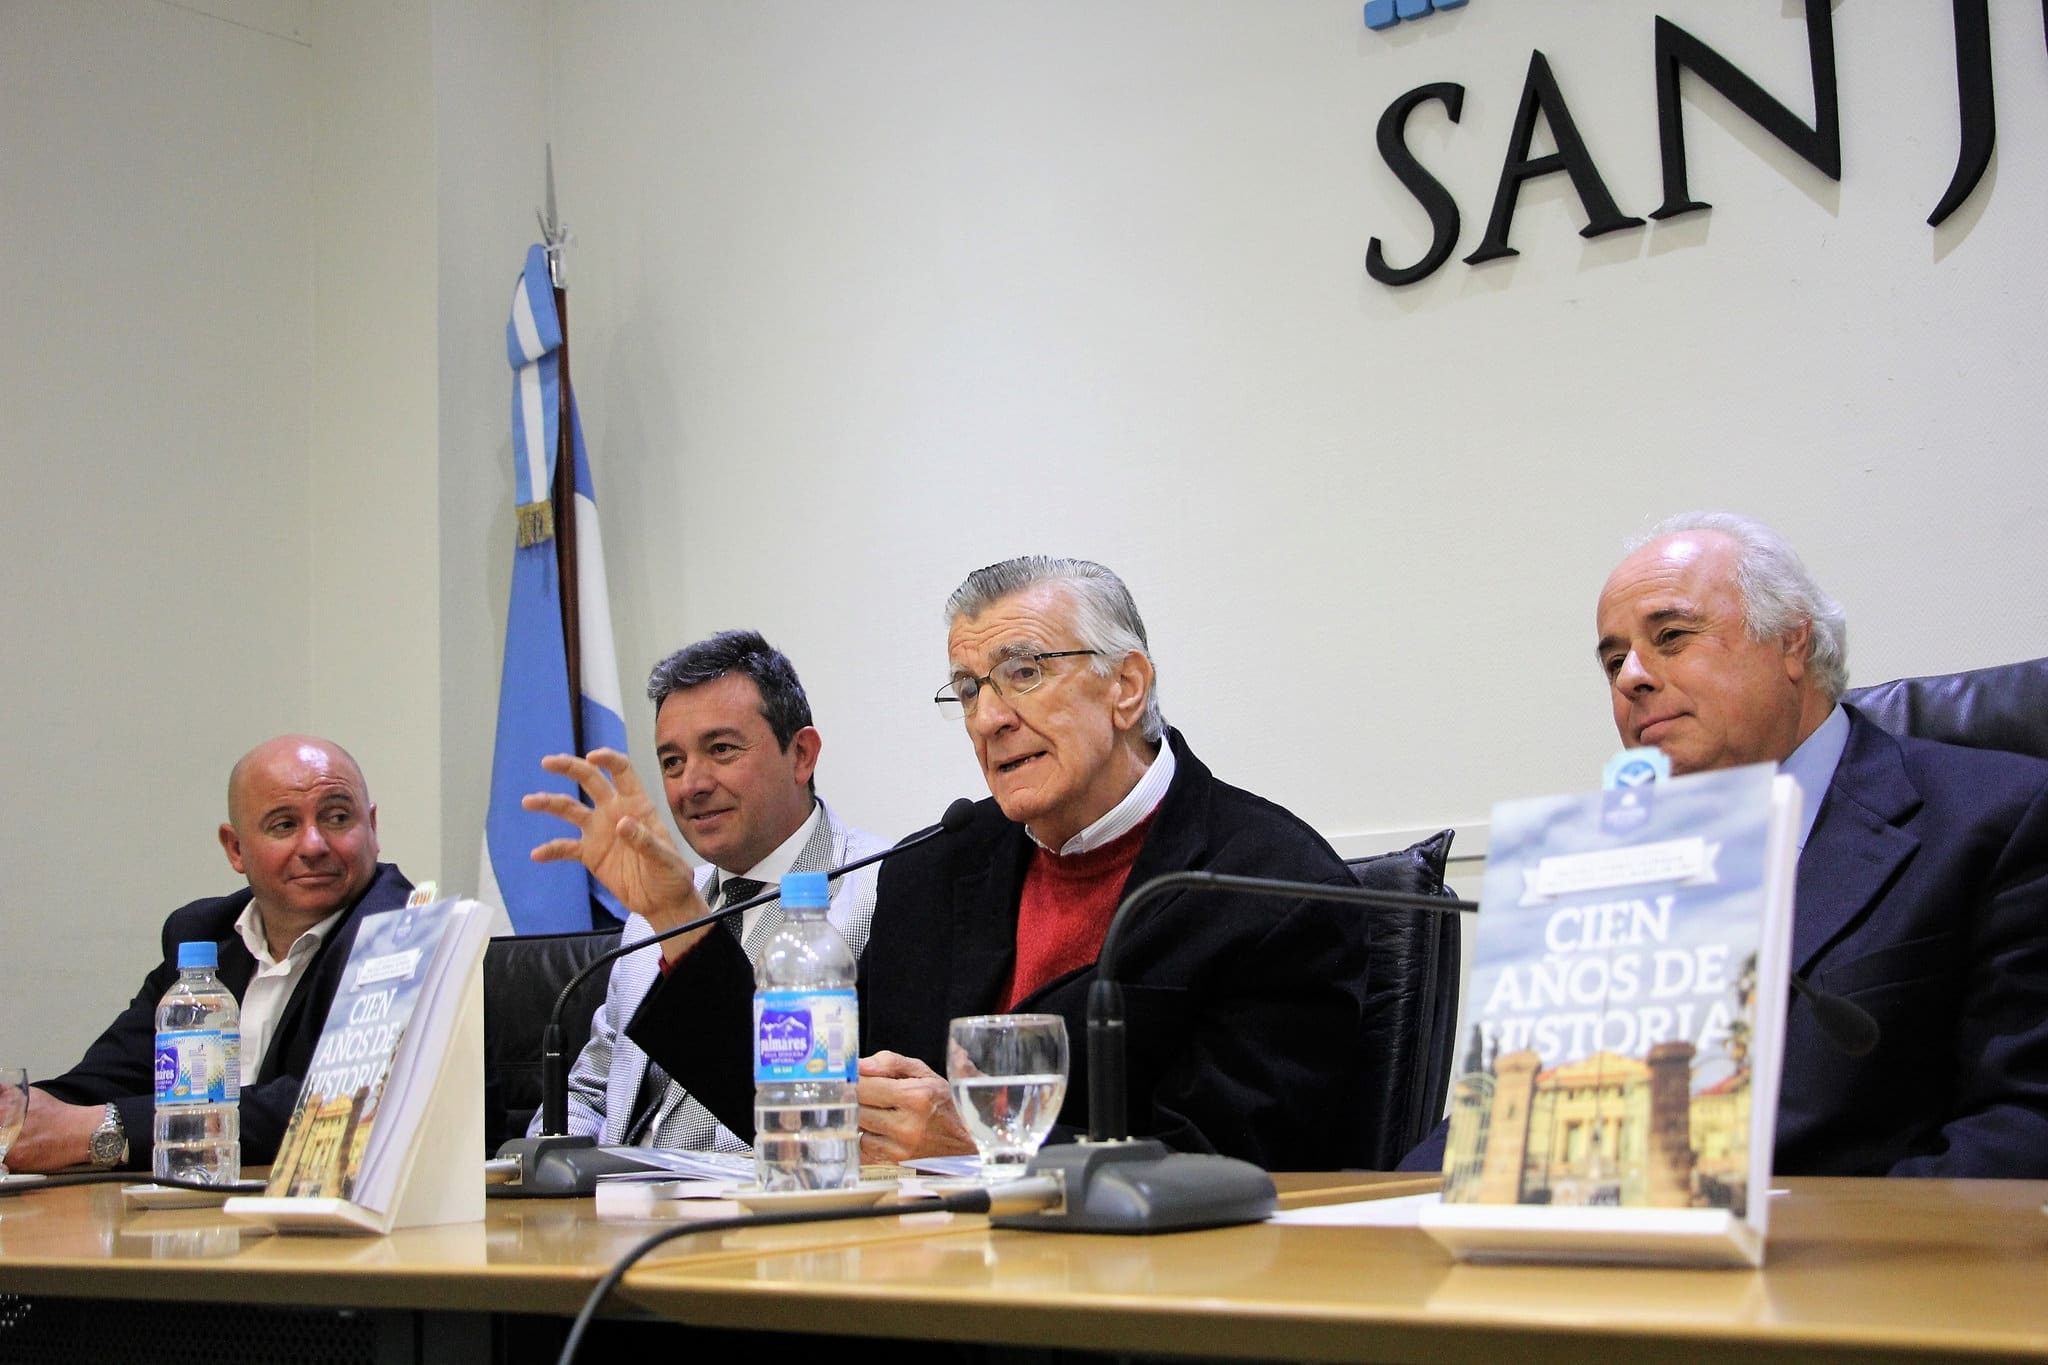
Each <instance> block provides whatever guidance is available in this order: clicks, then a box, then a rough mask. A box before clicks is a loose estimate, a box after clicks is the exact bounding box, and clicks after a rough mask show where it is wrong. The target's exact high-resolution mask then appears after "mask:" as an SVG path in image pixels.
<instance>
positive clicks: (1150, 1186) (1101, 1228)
mask: <svg viewBox="0 0 2048 1365" xmlns="http://www.w3.org/2000/svg"><path fill="white" fill-rule="evenodd" d="M1025 1174H1026V1175H1027V1176H1042V1175H1050V1176H1055V1177H1057V1178H1058V1179H1059V1180H1060V1181H1061V1183H1062V1185H1063V1187H1064V1188H1065V1191H1066V1197H1065V1201H1064V1203H1063V1205H1062V1207H1061V1208H1059V1209H1058V1210H1055V1211H1043V1212H1036V1213H1011V1214H1000V1215H997V1216H995V1217H992V1218H990V1219H989V1223H990V1225H991V1226H993V1227H999V1228H1023V1229H1029V1230H1033V1231H1038V1232H1108V1233H1128V1234H1144V1233H1153V1232H1185V1231H1190V1230H1192V1229H1195V1228H1221V1227H1232V1226H1235V1225H1236V1224H1239V1223H1261V1222H1264V1221H1265V1220H1266V1219H1267V1218H1269V1217H1271V1216H1272V1214H1273V1211H1274V1210H1275V1209H1277V1208H1278V1207H1279V1206H1280V1196H1279V1191H1278V1190H1276V1189H1275V1188H1274V1186H1273V1177H1271V1176H1270V1175H1267V1174H1266V1173H1265V1172H1264V1171H1263V1170H1261V1169H1260V1168H1258V1167H1257V1166H1254V1165H1252V1164H1251V1163H1250V1162H1249V1161H1239V1160H1238V1159H1237V1158H1236V1157H1228V1156H1210V1155H1206V1154H1201V1153H1195V1152H1170V1151H1168V1150H1167V1149H1166V1144H1165V1143H1163V1142H1159V1141H1157V1140H1156V1139H1153V1138H1133V1139H1127V1140H1124V1141H1119V1142H1063V1143H1059V1144H1057V1145H1055V1146H1051V1147H1042V1148H1040V1149H1039V1152H1038V1155H1037V1156H1035V1157H1033V1158H1032V1159H1031V1164H1030V1165H1029V1166H1028V1167H1026V1168H1025Z"/></svg>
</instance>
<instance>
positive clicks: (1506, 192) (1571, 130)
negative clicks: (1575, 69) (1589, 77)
mask: <svg viewBox="0 0 2048 1365" xmlns="http://www.w3.org/2000/svg"><path fill="white" fill-rule="evenodd" d="M1539 112H1540V113H1541V114H1542V115H1543V118H1544V121H1545V122H1547V123H1548V124H1549V125H1550V136H1551V140H1552V141H1554V142H1556V143H1557V150H1556V151H1554V152H1552V153H1551V154H1550V155H1548V156H1539V157H1531V156H1530V155H1529V144H1530V142H1531V141H1532V140H1534V138H1535V136H1536V115H1537V114H1538V113H1539ZM1558 171H1563V172H1565V173H1566V174H1568V175H1570V176H1571V178H1572V188H1573V189H1574V190H1576V191H1578V195H1579V203H1580V204H1581V205H1582V206H1583V207H1584V208H1585V210H1586V220H1587V221H1586V225H1585V226H1584V227H1582V228H1580V229H1579V235H1580V236H1581V237H1598V236H1600V235H1601V234H1602V233H1608V232H1613V231H1616V230H1617V229H1619V228H1626V227H1641V226H1642V224H1643V220H1642V219H1640V218H1631V217H1629V216H1628V215H1627V214H1625V213H1623V212H1622V211H1621V210H1620V209H1619V208H1617V207H1616V206H1615V203H1614V196H1613V195H1611V194H1609V193H1608V192H1607V182H1606V181H1604V180H1602V179H1601V178H1600V171H1599V169H1598V168H1597V167H1595V166H1594V165H1593V157H1592V154H1591V153H1590V152H1588V151H1587V150H1586V143H1585V140H1584V139H1583V138H1581V137H1580V136H1579V129H1578V125H1577V124H1575V123H1573V122H1572V111H1571V110H1570V108H1569V107H1567V106H1566V104H1565V102H1564V95H1563V94H1562V92H1560V91H1559V90H1558V88H1557V80H1556V78H1555V77H1553V76H1552V75H1551V74H1550V62H1549V60H1548V59H1547V58H1545V57H1544V55H1543V54H1542V53H1541V52H1532V53H1530V54H1529V75H1528V78H1527V79H1526V80H1524V81H1523V82H1522V105H1521V108H1519V109H1517V110H1516V111H1515V128H1514V131H1513V132H1512V133H1510V134H1509V136H1508V153H1507V159H1506V160H1505V161H1503V162H1502V163H1501V168H1500V187H1499V188H1498V189H1497V190H1495V191H1494V196H1493V214H1492V216H1491V217H1490V218H1489V219H1488V220H1487V223H1486V237H1485V239H1484V240H1482V241H1481V242H1480V243H1479V249H1478V250H1477V251H1475V252H1473V253H1472V254H1471V255H1470V256H1467V257H1466V258H1465V263H1466V264H1467V265H1477V264H1479V263H1480V262H1481V261H1491V260H1495V259H1497V258H1499V257H1501V256H1513V255H1517V254H1518V253H1517V252H1516V251H1515V249H1514V248H1513V247H1511V246H1509V245H1508V230H1509V229H1510V228H1511V227H1513V226H1514V222H1515V204H1516V202H1517V201H1518V200H1519V199H1520V198H1521V194H1522V186H1523V185H1524V184H1525V183H1526V182H1528V181H1530V180H1534V179H1537V178H1538V177H1540V176H1546V175H1553V174H1555V173H1556V172H1558Z"/></svg>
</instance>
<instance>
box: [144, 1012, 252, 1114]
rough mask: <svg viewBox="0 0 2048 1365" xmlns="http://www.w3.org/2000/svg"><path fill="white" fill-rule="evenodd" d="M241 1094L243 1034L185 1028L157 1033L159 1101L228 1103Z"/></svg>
mask: <svg viewBox="0 0 2048 1365" xmlns="http://www.w3.org/2000/svg"><path fill="white" fill-rule="evenodd" d="M241 1094H242V1035H241V1034H240V1033H228V1032H224V1031H222V1030H220V1029H183V1030H179V1031H177V1032H172V1033H159V1034H157V1036H156V1102H157V1107H158V1108H163V1107H164V1106H166V1105H178V1104H226V1103H228V1102H230V1101H233V1100H237V1099H240V1098H241Z"/></svg>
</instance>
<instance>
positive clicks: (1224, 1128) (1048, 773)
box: [583, 556, 1374, 1170]
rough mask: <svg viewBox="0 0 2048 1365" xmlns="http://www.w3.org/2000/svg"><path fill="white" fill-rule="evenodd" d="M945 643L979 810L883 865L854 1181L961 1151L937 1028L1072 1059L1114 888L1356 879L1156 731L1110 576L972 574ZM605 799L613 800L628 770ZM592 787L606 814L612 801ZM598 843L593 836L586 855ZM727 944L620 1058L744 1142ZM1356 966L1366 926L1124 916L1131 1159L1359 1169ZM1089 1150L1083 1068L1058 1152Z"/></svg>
mask: <svg viewBox="0 0 2048 1365" xmlns="http://www.w3.org/2000/svg"><path fill="white" fill-rule="evenodd" d="M946 617H947V621H948V623H949V632H948V640H947V654H948V659H949V662H950V664H951V668H952V677H951V679H950V680H949V681H948V682H947V683H946V684H945V686H943V687H942V688H940V689H939V693H938V695H937V697H936V698H935V699H934V700H935V701H937V703H938V704H939V705H940V707H941V708H942V709H944V710H947V711H951V712H954V713H956V714H959V715H960V716H961V718H962V720H963V723H964V725H965V727H966V730H967V736H968V739H969V740H970V741H971V742H972V743H973V745H974V751H975V756H976V758H977V759H978V760H979V761H980V763H981V768H982V773H983V775H984V777H985V778H986V779H987V781H988V786H989V792H990V799H989V800H987V801H983V802H981V803H979V804H978V805H977V806H976V808H975V811H974V815H973V818H972V820H971V821H970V822H969V823H968V824H967V826H966V827H965V828H964V829H962V830H960V831H958V832H956V833H954V834H951V835H948V836H946V837H943V838H939V839H934V840H932V841H930V842H928V843H925V844H922V845H920V846H918V847H916V848H913V849H908V850H905V851H904V852H903V853H902V854H900V855H899V856H897V857H894V858H892V859H890V860H889V861H887V862H885V863H883V864H882V871H881V877H880V881H879V884H878V886H877V890H876V903H875V913H874V920H873V924H872V927H871V930H870V934H869V938H868V943H867V948H866V950H865V952H864V953H863V955H862V964H861V975H860V996H861V999H860V1009H861V1033H862V1043H863V1046H864V1048H866V1049H868V1055H866V1056H865V1057H863V1058H862V1060H861V1064H860V1101H861V1103H860V1126H861V1130H862V1137H861V1153H862V1159H863V1160H864V1161H867V1162H901V1161H907V1160H911V1159H914V1158H918V1157H926V1156H938V1155H948V1154H956V1153H969V1152H972V1151H973V1150H974V1145H973V1142H972V1141H971V1139H970V1138H969V1136H968V1133H967V1130H966V1128H965V1126H964V1125H963V1123H962V1122H961V1119H960V1116H959V1114H958V1113H957V1111H956V1110H955V1109H954V1107H953V1103H952V1099H951V1096H950V1094H949V1093H948V1088H947V1084H946V1080H945V1077H944V1074H943V1072H944V1067H945V1048H946V1026H947V1021H948V1020H950V1019H952V1018H955V1017H957V1016H960V1015H970V1014H987V1013H999V1012H1010V1011H1028V1012H1033V1013H1055V1014H1059V1015H1062V1016H1064V1017H1065V1018H1066V1020H1067V1028H1068V1032H1069V1035H1070V1036H1071V1037H1072V1038H1073V1039H1075V1040H1076V1042H1077V1044H1078V1041H1079V1040H1081V1039H1083V1038H1085V1037H1086V1033H1087V1022H1086V1021H1087V999H1088V994H1089V988H1090V986H1091V985H1092V984H1093V983H1094V981H1095V977H1096V971H1095V962H1096V957H1097V954H1098V953H1099V951H1100V949H1101V947H1102V941H1103V935H1104V933H1105V932H1106V931H1107V929H1108V927H1109V922H1110V919H1111V917H1112V916H1113V915H1114V913H1115V911H1116V907H1117V905H1118V903H1119V902H1120V900H1121V899H1122V896H1123V894H1124V892H1125V891H1126V890H1127V889H1134V888H1136V887H1138V886H1140V885H1142V884H1144V883H1145V882H1146V881H1148V880H1150V879H1151V878H1152V877H1155V876H1157V875H1159V874H1161V873H1165V872H1173V871H1181V870H1189V869H1204V870H1208V871H1213V872H1221V873H1229V874H1235V875H1240V876H1253V877H1266V878H1284V879H1289V880H1307V881H1319V882H1330V883H1336V884H1339V885H1345V884H1349V883H1350V880H1351V879H1350V874H1349V871H1348V869H1347V868H1346V867H1345V866H1344V863H1343V861H1342V860H1341V859H1340V858H1338V856H1337V854H1336V853H1335V852H1334V851H1333V850H1332V849H1331V848H1330V846H1329V844H1328V843H1327V842H1326V841H1324V840H1323V839H1322V838H1321V837H1320V836H1319V835H1318V834H1317V833H1316V832H1315V831H1314V830H1313V829H1311V828H1309V826H1308V825H1307V824H1305V823H1303V822H1302V821H1301V820H1300V819H1298V818H1297V817H1295V816H1294V815H1292V814H1290V813H1289V812H1288V811H1286V810H1284V809H1282V808H1281V807H1279V806H1277V805H1275V804H1274V803H1272V802H1270V801H1267V800H1264V799H1262V798H1260V797H1257V796H1254V795H1252V794H1251V793H1249V792H1246V791H1242V790H1239V789H1238V788H1236V787H1232V786H1229V785H1227V784H1225V783H1223V782H1220V781H1218V780H1217V779H1216V778H1215V777H1214V776H1213V775H1211V773H1210V772H1209V770H1208V768H1207V767H1205V766H1204V765H1203V763H1202V762H1201V760H1200V759H1198V758H1196V757H1195V755H1194V753H1193V751H1192V750H1190V749H1189V747H1188V745H1187V742H1186V741H1185V740H1184V739H1183V738H1182V737H1181V736H1180V734H1179V733H1178V732H1177V731H1175V730H1173V729H1171V728H1169V727H1168V726H1167V724H1166V722H1165V719H1164V716H1163V714H1162V713H1161V710H1160V706H1159V699H1158V695H1157V692H1156V690H1155V688H1154V685H1153V664H1152V658H1151V653H1150V648H1149V646H1148V644H1147V642H1146V637H1145V627H1144V623H1143V621H1142V620H1141V619H1140V617H1139V615H1138V610H1137V606H1136V604H1135V603H1134V602H1133V601H1132V599H1131V595H1130V592H1129V591H1128V590H1127V589H1126V588H1125V586H1124V584H1123V582H1122V581H1121V580H1120V579H1118V578H1117V576H1116V575H1115V574H1113V573H1111V572H1110V571H1109V570H1108V569H1106V568H1104V567H1102V566H1101V565H1099V564H1094V563H1091V562H1089V561H1086V560H1077V559H1054V558H1049V557H1045V556H1030V557H1026V558H1021V559H1013V560H1008V561H1005V562H1004V563H1001V564H996V565H992V566H990V567H988V568H985V569H980V570H977V571H976V572H975V573H973V574H971V575H969V576H968V578H967V581H966V582H964V583H962V584H961V585H960V587H959V588H958V589H957V590H956V591H955V592H954V593H953V595H952V597H951V599H950V600H949V601H948V602H947V606H946ZM613 778H614V780H615V781H616V782H617V783H618V784H619V786H620V787H621V788H623V787H624V786H625V785H626V784H627V783H629V782H630V781H631V775H630V770H626V771H624V772H618V773H614V774H613ZM592 785H594V786H595V787H596V789H595V790H590V795H591V796H592V798H593V799H594V800H596V801H597V802H598V803H599V806H600V810H601V811H602V809H603V807H604V803H605V801H606V800H607V799H610V793H609V791H608V790H607V788H606V784H604V783H597V784H588V785H587V787H586V789H587V790H589V789H590V786H592ZM603 824H605V821H604V820H602V819H599V820H593V821H591V822H589V825H588V826H586V831H585V836H584V841H585V843H586V845H591V844H592V835H591V827H593V826H602V825H603ZM619 828H620V829H621V831H622V832H623V834H622V837H621V838H619V839H616V840H613V839H604V840H603V842H604V843H605V844H608V845H611V847H595V846H591V847H587V848H586V850H585V852H584V854H583V857H584V861H585V862H586V863H587V864H588V865H590V866H591V867H592V868H593V869H594V870H596V871H597V872H598V874H599V875H600V876H603V877H605V878H606V880H607V882H608V883H609V884H611V885H612V887H613V889H614V890H615V891H617V892H619V894H620V896H621V897H622V899H624V900H626V901H627V903H628V904H631V905H633V906H634V908H636V909H640V910H641V912H642V913H643V914H646V915H647V917H648V918H649V919H650V920H651V921H654V922H655V924H656V927H657V928H660V927H665V926H666V925H669V924H681V923H683V922H684V921H686V920H688V919H690V918H693V917H695V916H696V915H699V914H702V913H703V910H702V907H701V903H699V902H696V901H695V900H694V897H693V896H691V895H689V894H685V893H687V892H688V888H689V885H690V883H689V879H688V877H687V875H680V876H679V875H677V874H676V873H675V872H673V871H672V870H664V869H663V863H664V861H665V855H664V854H662V852H661V850H662V848H664V847H666V842H665V840H659V839H656V838H654V837H652V836H653V835H655V834H658V827H656V828H653V829H649V828H646V827H643V826H641V825H639V824H637V823H635V822H633V821H631V820H623V821H621V822H620V823H619ZM599 833H600V835H601V834H602V833H603V831H602V830H600V831H599ZM643 901H646V902H652V903H651V904H649V905H647V906H645V907H643ZM663 902H665V903H663ZM650 909H651V910H652V913H650V912H649V911H650ZM731 937H732V936H731V935H729V934H708V935H707V934H706V933H705V932H704V931H702V930H699V931H696V932H695V933H693V934H689V935H681V936H678V937H677V938H674V939H670V940H667V941H666V942H665V943H664V944H663V948H664V950H665V952H666V954H667V958H668V963H667V967H666V969H665V973H664V979H663V980H662V981H661V982H660V983H659V984H658V985H657V986H656V987H655V988H654V989H653V990H652V991H650V992H649V994H648V997H647V999H646V1002H645V1003H644V1004H643V1005H642V1006H641V1008H640V1011H639V1013H638V1014H637V1015H636V1016H635V1018H634V1019H633V1021H632V1023H631V1024H630V1025H629V1026H628V1029H627V1032H628V1034H629V1035H630V1036H631V1037H632V1038H633V1039H634V1041H635V1042H637V1043H639V1044H640V1046H641V1047H643V1048H644V1049H646V1051H647V1052H648V1054H649V1055H650V1056H653V1057H654V1058H655V1059H656V1060H657V1061H659V1062H660V1063H661V1065H662V1066H663V1067H664V1068H666V1069H667V1070H668V1072H669V1073H670V1074H671V1075H673V1076H675V1077H677V1078H678V1079H679V1080H681V1081H682V1082H683V1083H684V1084H685V1085H687V1086H688V1087H689V1089H690V1091H691V1093H692V1094H694V1095H696V1096H697V1097H698V1098H699V1099H700V1100H702V1101H703V1102H704V1103H705V1104H706V1105H707V1106H708V1107H709V1108H710V1109H711V1110H712V1111H713V1112H714V1113H716V1114H717V1115H718V1116H719V1118H720V1119H722V1120H723V1121H724V1122H725V1123H726V1124H728V1125H729V1126H731V1127H732V1128H733V1129H734V1131H736V1132H741V1133H747V1132H750V1131H751V1118H752V1107H751V1106H752V1101H753V1078H752V1072H751V1066H750V1064H751V1058H750V1056H749V1055H748V1053H747V1050H746V1049H745V1047H744V1046H739V1045H731V1046H716V1047H712V1046H706V1045H705V1043H704V1040H705V1039H725V1040H738V1039H743V1038H744V1037H745V1036H746V1031H747V1027H746V1021H747V1019H748V1018H749V1017H750V1011H751V1007H752V1005H751V1001H752V994H751V993H752V974H751V972H750V970H749V968H748V966H747V961H746V958H745V955H744V954H743V953H740V952H739V951H738V950H737V947H736V945H735V944H734V943H733V942H731V941H730V940H731ZM1367 939H1368V926H1367V920H1366V917H1365V916H1362V915H1360V914H1358V913H1357V912H1355V911H1351V910H1348V909H1343V908H1338V907H1334V906H1331V905H1328V904H1325V903H1322V902H1311V901H1301V900H1295V899H1292V898H1272V897H1254V896H1247V895H1242V894H1238V893H1235V892H1222V891H1213V890H1201V891H1183V892H1180V893H1177V894H1174V895H1171V896H1167V897H1164V898H1161V899H1159V900H1156V901H1153V902H1151V903H1149V904H1148V905H1147V906H1145V907H1144V908H1142V909H1141V910H1139V912H1138V913H1137V915H1136V916H1135V917H1134V919H1133V920H1132V922H1131V923H1129V924H1127V925H1125V926H1124V927H1123V929H1121V930H1120V931H1119V945H1118V947H1119V951H1118V958H1117V964H1116V965H1117V980H1118V982H1119V983H1120V984H1121V986H1122V988H1123V995H1124V1001H1125V1027H1126V1038H1127V1044H1126V1051H1127V1055H1128V1059H1129V1065H1128V1081H1129V1090H1128V1099H1127V1102H1126V1108H1127V1112H1128V1114H1129V1121H1130V1128H1131V1130H1132V1131H1131V1133H1130V1136H1134V1137H1156V1138H1158V1139H1160V1140H1162V1141H1163V1142H1165V1143H1166V1144H1167V1145H1168V1146H1169V1147H1172V1148H1175V1149H1177V1150H1182V1151H1195V1152H1220V1153H1222V1154H1224V1155H1227V1156H1234V1157H1238V1158H1241V1159H1243V1160H1247V1161H1250V1162H1253V1163H1255V1164H1257V1165H1260V1166H1263V1167H1265V1168H1266V1169H1268V1170H1338V1169H1344V1168H1347V1167H1357V1166H1361V1165H1364V1164H1367V1158H1366V1157H1365V1156H1364V1153H1365V1152H1367V1151H1369V1150H1370V1148H1371V1142H1372V1139H1373V1137H1374V1135H1373V1134H1371V1133H1369V1132H1368V1131H1367V1125H1368V1123H1369V1120H1368V1118H1367V1116H1366V1109H1365V1096H1366V1093H1367V1090H1368V1087H1367V1086H1366V1084H1365V1079H1366V1078H1365V1077H1364V1076H1363V1075H1362V1074H1361V1070H1362V1061H1361V1056H1360V1047H1359V1041H1360V1036H1361V1033H1362V1031H1363V1028H1364V1024H1363V1017H1364V1012H1365V1005H1366V991H1367V986H1366V945H1367ZM1087 1124H1088V1078H1087V1067H1086V1061H1085V1056H1084V1054H1083V1049H1082V1048H1080V1047H1079V1046H1076V1047H1075V1048H1074V1056H1073V1062H1072V1071H1071V1077H1070V1083H1069V1085H1068V1087H1067V1095H1066V1102H1065V1105H1064V1107H1063V1109H1062V1111H1061V1114H1060V1124H1059V1126H1058V1127H1056V1128H1055V1130H1054V1134H1053V1139H1052V1140H1053V1141H1059V1140H1062V1139H1068V1138H1072V1137H1075V1136H1078V1135H1079V1134H1080V1133H1082V1132H1085V1131H1086V1128H1087Z"/></svg>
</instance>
